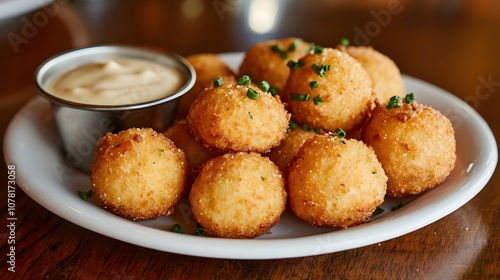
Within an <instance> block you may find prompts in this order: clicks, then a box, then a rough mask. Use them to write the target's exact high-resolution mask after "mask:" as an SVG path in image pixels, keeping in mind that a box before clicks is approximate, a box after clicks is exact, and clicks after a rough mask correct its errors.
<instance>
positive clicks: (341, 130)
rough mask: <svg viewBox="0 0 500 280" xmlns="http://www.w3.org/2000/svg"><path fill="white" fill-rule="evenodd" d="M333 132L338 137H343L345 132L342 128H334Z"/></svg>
mask: <svg viewBox="0 0 500 280" xmlns="http://www.w3.org/2000/svg"><path fill="white" fill-rule="evenodd" d="M335 134H336V135H337V137H338V138H345V136H346V133H345V131H344V130H343V129H342V128H340V127H339V128H337V129H335Z"/></svg>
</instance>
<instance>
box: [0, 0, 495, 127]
mask: <svg viewBox="0 0 500 280" xmlns="http://www.w3.org/2000/svg"><path fill="white" fill-rule="evenodd" d="M13 2H16V3H17V4H18V6H17V7H14V6H12V5H10V4H12V3H13ZM23 3H24V4H23ZM0 5H1V6H0V11H1V12H0V16H2V18H1V19H0V73H1V75H0V84H1V85H2V93H1V94H0V98H1V100H2V101H1V102H2V103H3V105H4V106H2V107H3V108H5V109H4V110H2V111H1V112H0V122H1V123H0V124H1V125H2V127H5V126H6V124H7V123H8V121H9V120H10V118H11V117H12V115H13V114H14V112H15V111H16V110H18V109H19V107H20V106H21V105H22V104H23V103H25V102H26V100H28V99H29V98H30V97H32V96H33V95H35V92H34V90H33V73H34V71H35V69H36V68H37V67H38V65H39V64H40V63H41V62H43V61H44V60H46V59H47V58H49V57H50V56H52V55H55V54H57V53H60V52H63V51H66V50H70V49H72V48H76V47H82V46H87V45H93V44H105V43H123V44H134V45H147V46H153V47H160V48H166V49H170V50H172V51H174V52H177V53H179V54H181V55H184V56H186V55H190V54H194V53H199V52H214V53H222V52H242V51H245V50H246V49H248V48H249V47H250V46H251V45H252V44H255V43H256V42H259V41H263V40H269V39H275V38H282V37H288V36H295V37H301V38H303V39H304V40H306V41H311V42H314V43H316V44H320V45H323V46H335V45H336V44H337V43H338V42H339V40H340V38H342V37H346V38H349V39H350V40H351V43H352V44H355V45H372V46H373V47H374V48H375V49H377V50H379V51H380V52H382V53H384V54H386V55H388V56H389V57H391V58H392V59H393V60H394V61H395V62H396V64H397V65H398V66H399V68H400V69H401V72H402V73H404V74H407V75H411V76H414V77H417V78H420V79H423V80H426V81H428V82H430V83H433V84H435V85H437V86H439V87H442V88H444V89H445V90H447V91H450V92H452V93H453V94H455V95H457V96H459V97H461V98H462V99H464V100H465V101H467V102H468V103H469V104H470V105H471V106H472V107H473V108H475V109H476V110H478V111H479V112H480V113H481V114H482V115H483V116H485V117H486V118H488V117H487V115H488V109H487V105H486V104H495V103H497V102H498V100H499V99H498V89H500V54H499V50H500V1H498V0H475V1H464V0H420V1H410V0H311V1H300V0H251V1H244V0H182V1H181V0H177V1H172V0H169V1H165V0H145V1H134V0H107V1H98V0H57V1H50V0H44V1H41V0H38V1H31V0H19V1H14V0H3V1H0ZM9 5H10V6H9ZM485 100H488V102H485ZM492 101H494V102H492ZM491 121H492V120H490V122H491ZM494 132H495V133H496V134H497V136H498V132H497V131H496V130H495V131H494ZM2 133H3V131H2ZM1 136H3V135H1Z"/></svg>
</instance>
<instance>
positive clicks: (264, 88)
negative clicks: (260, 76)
mask: <svg viewBox="0 0 500 280" xmlns="http://www.w3.org/2000/svg"><path fill="white" fill-rule="evenodd" d="M270 87H271V86H270V85H269V83H268V82H266V81H262V82H260V83H259V88H260V89H261V90H262V91H263V92H268V91H269V89H270Z"/></svg>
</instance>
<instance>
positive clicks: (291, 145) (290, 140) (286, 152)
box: [265, 128, 316, 173]
mask: <svg viewBox="0 0 500 280" xmlns="http://www.w3.org/2000/svg"><path fill="white" fill-rule="evenodd" d="M314 135H316V132H314V131H312V130H304V129H302V128H297V129H295V130H291V131H288V133H287V136H286V137H285V139H284V140H283V141H282V142H281V144H280V145H279V146H278V147H275V148H273V149H271V150H270V151H269V152H268V153H266V154H265V155H266V156H267V157H269V159H270V160H271V161H272V162H274V163H275V164H276V166H278V167H279V168H280V170H281V171H283V172H284V173H286V172H287V169H288V165H290V162H292V159H293V157H294V156H295V155H296V154H297V152H298V151H299V149H300V147H302V144H304V142H305V141H306V140H307V139H309V138H311V137H312V136H314Z"/></svg>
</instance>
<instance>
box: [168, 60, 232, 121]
mask: <svg viewBox="0 0 500 280" xmlns="http://www.w3.org/2000/svg"><path fill="white" fill-rule="evenodd" d="M186 59H187V61H188V62H189V63H191V65H192V66H193V68H194V70H195V72H196V81H195V83H194V85H193V87H192V88H191V89H190V90H189V91H188V92H186V93H185V94H184V95H183V96H182V97H181V98H180V99H179V105H178V108H177V119H184V118H186V116H187V114H188V112H189V107H190V106H191V103H193V101H194V100H195V99H196V97H198V94H200V92H201V90H202V89H203V88H204V87H206V86H207V85H210V84H211V83H212V81H213V79H214V78H217V77H225V79H230V78H231V77H234V72H233V70H231V68H229V66H228V65H227V64H226V63H225V62H224V61H223V60H222V59H221V58H220V57H219V56H218V55H217V54H213V53H199V54H193V55H190V56H187V57H186Z"/></svg>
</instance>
